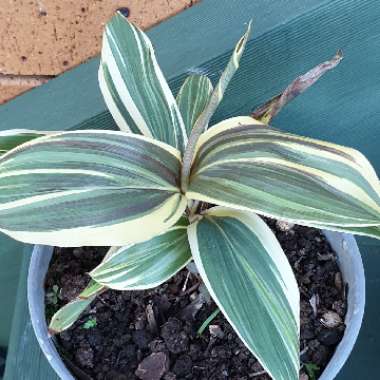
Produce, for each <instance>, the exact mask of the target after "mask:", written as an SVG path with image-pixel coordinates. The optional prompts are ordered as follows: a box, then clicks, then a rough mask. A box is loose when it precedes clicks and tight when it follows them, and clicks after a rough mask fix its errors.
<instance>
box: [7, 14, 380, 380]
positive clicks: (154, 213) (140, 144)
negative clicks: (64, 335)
mask: <svg viewBox="0 0 380 380" xmlns="http://www.w3.org/2000/svg"><path fill="white" fill-rule="evenodd" d="M249 31H250V25H249V26H248V30H247V32H246V34H245V35H244V36H243V37H242V38H241V39H240V40H239V42H238V43H237V45H236V47H235V49H234V52H233V55H232V57H231V59H230V61H229V63H228V65H227V67H226V69H225V71H224V72H223V73H222V75H221V78H220V80H219V82H218V83H217V85H216V86H215V89H214V88H213V86H212V84H211V82H210V81H209V79H208V78H207V77H205V76H202V75H193V76H190V77H189V78H188V79H187V80H186V81H185V83H184V84H183V86H182V88H181V90H180V92H179V94H178V96H177V99H174V97H173V95H172V94H171V92H170V89H169V87H168V85H167V83H166V81H165V79H164V76H163V74H162V72H161V70H160V68H159V66H158V64H157V61H156V59H155V56H154V51H153V48H152V45H151V43H150V41H149V39H148V37H147V36H146V35H145V34H144V33H143V32H142V31H140V30H139V29H138V28H136V27H135V26H133V25H132V24H130V23H129V22H128V21H127V20H126V19H125V18H124V16H122V15H121V14H117V15H116V16H115V17H114V18H113V19H112V20H111V21H110V22H109V23H108V25H107V27H106V31H105V35H104V39H103V50H102V59H101V65H100V69H99V84H100V88H101V90H102V93H103V96H104V99H105V101H106V104H107V106H108V108H109V110H110V112H111V113H112V115H113V117H114V119H115V121H116V122H117V124H118V126H119V128H120V131H119V132H114V131H99V130H86V131H70V132H57V133H52V134H48V133H44V132H36V131H12V132H9V133H7V134H4V135H3V139H2V142H1V144H2V149H3V151H7V153H5V154H4V155H3V156H2V157H1V159H0V187H1V193H0V201H1V206H0V210H1V211H0V213H1V214H0V215H1V224H0V230H1V231H2V232H5V233H6V234H8V235H9V236H11V237H13V238H15V239H18V240H20V241H22V242H27V243H32V244H37V245H47V246H58V247H81V246H111V249H110V250H109V252H108V253H107V254H106V255H105V257H104V258H103V260H102V262H101V263H99V265H98V266H97V267H96V268H95V269H93V270H92V271H91V273H90V275H91V278H92V280H91V282H90V283H89V284H88V286H87V287H86V288H85V289H84V290H83V292H82V293H81V294H80V295H79V296H78V298H76V299H74V300H72V301H71V302H70V303H68V304H67V305H66V306H64V307H63V308H62V309H61V310H59V311H58V312H57V313H56V314H55V315H54V316H53V318H52V320H51V322H50V326H49V329H50V334H54V333H57V332H60V331H63V330H65V329H67V328H68V327H70V326H71V325H72V324H73V323H74V322H75V320H76V319H77V318H78V317H79V316H80V315H81V313H82V312H83V311H84V310H85V309H86V308H87V307H88V306H89V305H90V304H91V302H92V301H93V300H94V299H95V297H96V296H97V295H99V294H101V293H102V292H104V291H105V289H107V288H110V289H118V290H133V289H148V288H152V287H156V286H158V285H159V284H162V283H164V282H165V281H167V280H168V279H169V278H170V277H171V276H173V275H175V274H176V273H178V272H179V271H180V270H181V269H183V268H184V267H185V266H186V265H187V264H189V262H190V261H191V260H194V262H195V265H196V268H197V270H198V271H199V275H200V277H201V278H202V280H203V282H204V284H205V286H206V288H207V289H208V291H209V293H210V294H211V296H212V298H213V300H214V301H215V303H216V304H217V305H218V306H219V308H220V310H221V311H222V313H223V314H224V316H225V317H226V318H227V319H228V321H229V322H230V324H231V326H232V327H233V329H234V330H235V331H236V333H237V334H238V336H239V337H240V338H241V340H242V341H243V343H244V344H245V346H246V347H247V348H248V349H249V350H250V351H251V352H252V353H253V354H254V355H255V356H256V357H257V359H258V360H259V362H260V363H261V365H262V366H263V368H264V369H265V370H266V371H267V373H268V374H270V375H271V376H272V378H274V379H298V378H299V370H300V358H299V356H300V355H299V354H300V348H299V344H300V342H299V334H300V316H299V311H300V296H299V290H298V285H297V282H296V279H295V277H294V274H293V272H292V268H291V267H290V265H289V263H288V260H287V258H286V256H285V254H284V252H283V249H282V248H281V246H280V244H279V243H278V241H277V239H276V237H275V236H274V234H273V233H272V232H271V230H270V228H269V227H268V226H267V225H266V223H265V222H264V221H263V220H262V219H261V218H260V217H259V216H258V214H260V215H263V216H266V217H273V218H276V219H278V220H281V221H282V220H285V221H287V222H290V223H297V224H300V225H305V226H310V227H316V228H320V229H324V230H333V231H339V232H342V233H344V232H347V233H356V234H360V235H367V236H372V237H375V238H379V237H380V196H379V180H378V178H377V176H376V173H375V171H374V169H373V168H372V167H371V165H370V163H369V162H368V161H367V160H366V159H365V157H363V156H362V155H361V154H360V153H359V152H357V151H355V150H353V149H350V148H346V147H342V146H338V145H335V144H331V143H326V142H322V141H318V140H313V139H309V138H305V137H300V136H295V135H292V134H289V133H285V132H281V131H279V130H276V129H273V128H271V127H270V126H269V125H268V123H269V122H270V120H271V119H272V118H273V117H274V116H275V115H276V114H277V113H278V112H279V110H280V109H281V108H282V107H283V106H284V105H285V104H286V102H288V101H289V100H291V99H292V98H293V97H294V96H296V95H297V94H298V93H300V92H302V91H303V90H304V89H305V88H307V87H308V86H309V85H310V84H312V83H313V82H314V81H315V80H317V79H318V78H319V76H320V75H322V74H323V72H325V71H326V70H328V69H330V68H332V67H334V66H336V64H337V63H338V62H339V61H340V59H341V54H340V53H339V54H338V55H337V56H336V57H334V58H333V60H331V61H329V62H326V63H324V64H322V65H319V66H317V68H315V69H314V70H312V71H311V72H310V73H308V75H306V76H303V77H300V78H298V79H297V80H296V81H295V82H293V83H292V84H291V85H290V86H289V87H288V88H287V89H286V90H285V91H284V93H283V94H281V95H279V96H277V97H274V98H273V99H271V100H270V101H269V102H268V103H266V104H265V105H264V106H263V107H260V108H259V109H258V110H256V112H255V113H254V115H253V116H242V117H235V118H231V119H228V120H224V121H222V122H220V123H218V124H217V125H213V126H209V124H210V120H211V117H212V115H213V114H214V112H215V110H216V108H217V106H218V105H219V103H220V101H221V100H222V98H223V94H224V92H225V90H226V88H227V85H228V83H229V81H230V80H231V78H232V76H233V74H234V73H235V71H236V70H237V68H238V66H239V61H240V58H241V56H242V54H243V51H244V47H245V44H246V42H247V39H248V35H249ZM20 144H21V145H20ZM215 205H217V206H215ZM342 233H335V234H330V235H328V237H329V240H330V242H331V244H332V246H333V248H334V249H335V251H336V253H337V255H338V257H339V258H340V259H341V270H342V273H343V275H344V276H345V280H346V281H347V282H351V286H352V288H353V291H351V290H350V292H349V297H351V294H352V295H353V298H351V300H350V299H348V301H349V305H348V306H349V310H348V313H347V317H348V319H346V322H348V328H347V331H346V335H345V337H344V339H345V338H346V342H344V339H343V341H342V343H346V346H344V345H343V346H342V347H339V348H338V351H339V349H340V350H341V351H342V352H343V355H341V356H340V357H338V358H337V359H336V360H335V364H334V365H333V368H332V370H331V371H330V373H328V374H327V375H325V374H323V375H322V377H323V376H325V378H326V379H330V378H333V377H334V376H335V374H336V373H337V371H338V370H339V368H340V367H341V366H342V365H343V362H344V361H345V360H346V358H347V356H348V354H349V351H350V350H351V348H352V345H353V343H354V341H355V339H356V335H357V333H358V329H359V327H360V323H361V316H362V310H363V307H364V304H363V299H362V300H360V297H362V296H363V295H364V279H363V275H362V266H361V261H360V256H359V255H358V251H357V246H356V244H355V242H354V240H353V238H352V237H350V236H348V235H345V234H342ZM44 251H46V252H44ZM345 254H347V255H348V257H349V259H350V260H351V261H352V262H354V264H352V262H351V264H348V263H346V264H345ZM50 255H51V250H50ZM49 260H50V256H49V249H48V248H44V247H42V246H36V249H35V252H34V256H33V260H32V264H31V270H30V278H29V302H30V309H31V315H32V320H33V323H34V326H35V329H36V331H37V337H38V338H39V342H40V344H41V347H42V349H43V350H44V352H45V353H47V354H48V355H47V357H48V359H49V360H50V361H52V360H53V359H54V360H55V362H54V367H55V369H56V370H57V372H58V373H59V374H60V375H61V376H63V378H72V376H71V375H70V374H69V372H68V370H67V369H66V368H65V366H64V365H63V362H61V361H57V360H56V357H55V356H54V355H56V351H54V349H53V348H52V346H51V342H50V343H49V341H48V339H47V338H48V335H47V329H46V323H45V321H44V319H43V312H42V309H43V308H42V299H43V288H42V286H41V285H42V281H43V278H44V275H45V274H46V270H47V264H48V262H49ZM36 276H38V277H36ZM36 281H38V283H36ZM355 283H356V284H355ZM355 287H356V288H355ZM350 302H351V304H350ZM350 307H351V309H350ZM357 310H359V312H358V311H357ZM351 322H352V325H351V327H352V328H350V323H351ZM325 323H328V322H327V321H325ZM41 332H42V334H41ZM49 345H50V346H49ZM338 351H337V353H338ZM70 376H71V377H70ZM326 376H327V377H326ZM142 378H143V377H142Z"/></svg>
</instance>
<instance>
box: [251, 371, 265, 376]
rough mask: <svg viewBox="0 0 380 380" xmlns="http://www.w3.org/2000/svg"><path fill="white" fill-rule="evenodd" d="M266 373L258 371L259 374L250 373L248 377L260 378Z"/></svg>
mask: <svg viewBox="0 0 380 380" xmlns="http://www.w3.org/2000/svg"><path fill="white" fill-rule="evenodd" d="M266 373H267V371H259V372H255V373H251V374H249V375H248V376H249V377H258V376H261V375H265V374H266Z"/></svg>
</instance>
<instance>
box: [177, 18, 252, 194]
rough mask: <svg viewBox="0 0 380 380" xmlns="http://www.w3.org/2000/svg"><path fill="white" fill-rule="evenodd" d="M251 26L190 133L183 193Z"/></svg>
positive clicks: (186, 152) (182, 183) (185, 160)
mask: <svg viewBox="0 0 380 380" xmlns="http://www.w3.org/2000/svg"><path fill="white" fill-rule="evenodd" d="M251 26H252V21H250V22H249V24H248V27H247V31H246V32H245V33H244V35H243V36H242V37H241V38H240V39H239V41H238V43H237V44H236V46H235V48H234V50H233V52H232V55H231V58H230V60H229V61H228V64H227V67H226V68H225V69H224V71H223V73H222V75H221V76H220V78H219V81H218V83H217V85H216V87H215V88H214V90H213V92H212V94H211V97H210V100H209V102H208V104H207V106H206V108H205V109H204V110H203V112H202V113H201V114H200V115H199V117H198V118H197V120H196V123H195V125H194V127H193V129H192V131H191V134H190V137H189V141H188V144H187V146H186V150H185V153H184V155H183V166H182V171H181V189H182V191H184V192H185V191H186V190H187V187H188V183H189V175H190V170H191V164H192V162H193V159H194V152H195V148H196V144H197V142H198V140H199V137H200V136H201V134H202V133H203V132H204V131H205V130H206V129H207V127H208V124H209V122H210V120H211V118H212V116H213V115H214V113H215V111H216V109H217V108H218V106H219V104H220V102H221V101H222V100H223V97H224V93H225V91H226V90H227V87H228V85H229V83H230V81H231V79H232V77H233V76H234V74H235V72H236V70H237V69H238V68H239V65H240V59H241V57H242V55H243V53H244V49H245V46H246V45H247V41H248V38H249V35H250V33H251Z"/></svg>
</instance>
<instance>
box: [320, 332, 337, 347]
mask: <svg viewBox="0 0 380 380" xmlns="http://www.w3.org/2000/svg"><path fill="white" fill-rule="evenodd" d="M341 339H342V332H340V331H339V330H338V329H334V330H332V329H323V330H322V331H321V332H320V333H319V334H318V340H319V341H320V342H321V343H323V344H325V345H326V346H334V345H336V344H337V343H339V341H340V340H341Z"/></svg>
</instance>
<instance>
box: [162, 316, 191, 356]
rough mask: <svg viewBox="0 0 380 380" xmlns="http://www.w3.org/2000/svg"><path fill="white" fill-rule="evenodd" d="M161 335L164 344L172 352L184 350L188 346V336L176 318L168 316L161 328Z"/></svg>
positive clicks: (177, 352)
mask: <svg viewBox="0 0 380 380" xmlns="http://www.w3.org/2000/svg"><path fill="white" fill-rule="evenodd" d="M161 336H162V338H163V339H164V340H165V343H166V346H167V348H168V350H169V351H170V352H172V353H173V354H180V353H181V352H186V351H187V349H188V346H189V338H188V336H187V334H186V333H185V332H184V331H183V330H182V323H181V321H179V320H178V319H176V318H169V320H168V322H166V323H165V324H164V325H163V326H162V329H161Z"/></svg>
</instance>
